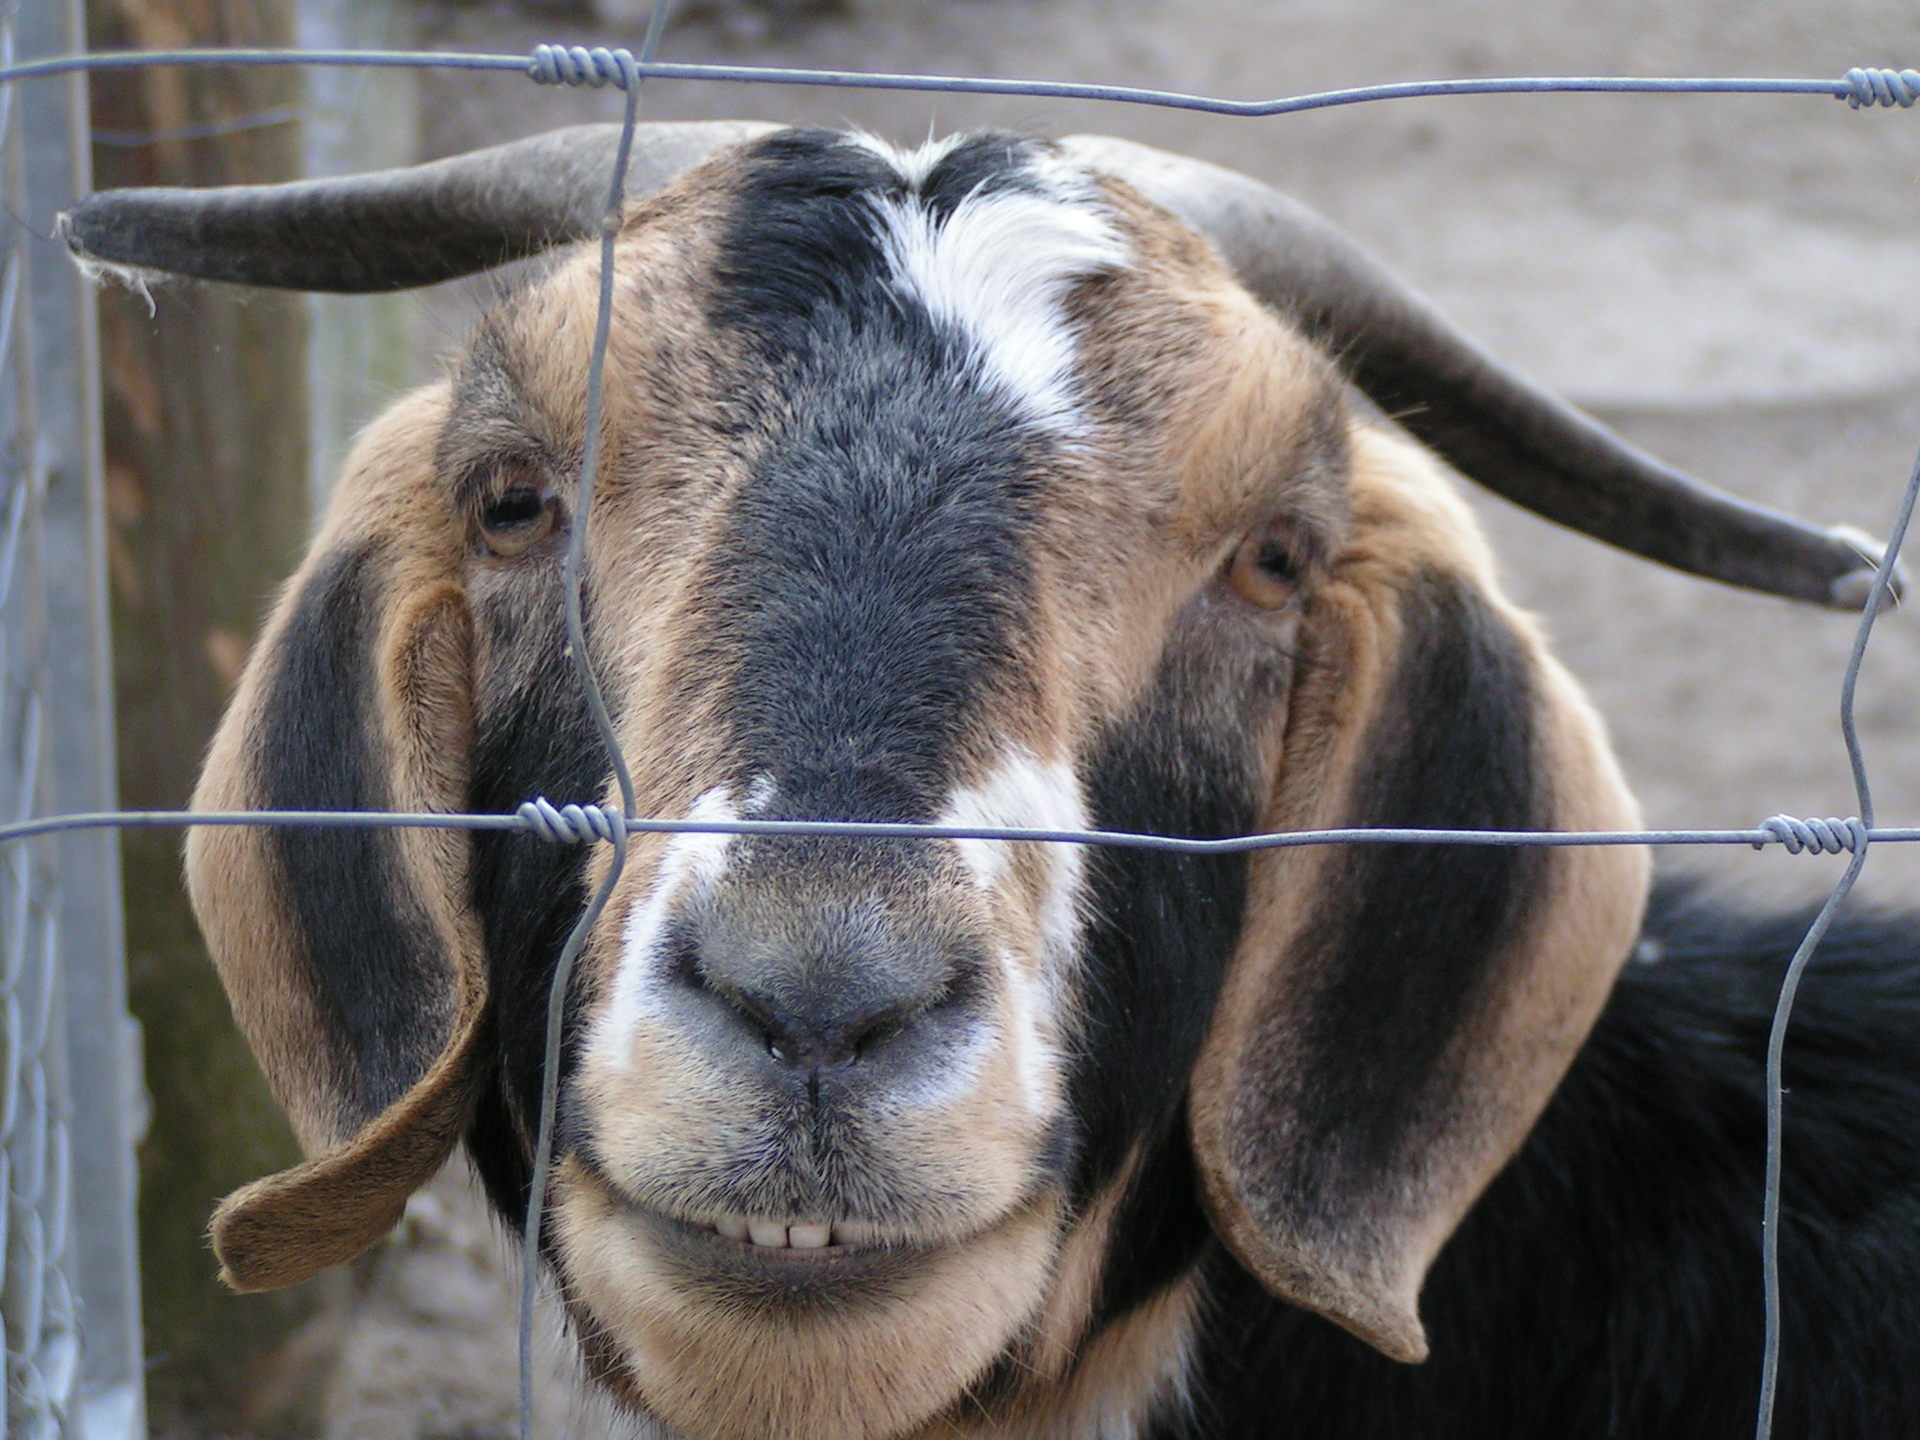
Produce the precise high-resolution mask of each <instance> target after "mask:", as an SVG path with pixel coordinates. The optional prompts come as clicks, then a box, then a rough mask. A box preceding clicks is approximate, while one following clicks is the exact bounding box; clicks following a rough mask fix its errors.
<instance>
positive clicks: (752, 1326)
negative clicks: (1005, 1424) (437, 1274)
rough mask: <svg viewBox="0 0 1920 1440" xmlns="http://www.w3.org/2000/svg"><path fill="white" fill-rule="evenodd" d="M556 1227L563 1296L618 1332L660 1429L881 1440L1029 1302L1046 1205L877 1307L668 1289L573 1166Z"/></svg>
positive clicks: (1039, 1281)
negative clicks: (770, 1325) (796, 1309)
mask: <svg viewBox="0 0 1920 1440" xmlns="http://www.w3.org/2000/svg"><path fill="white" fill-rule="evenodd" d="M563 1178H564V1180H565V1182H566V1185H567V1190H568V1193H569V1195H570V1196H571V1197H572V1203H571V1204H569V1205H568V1206H567V1207H566V1208H565V1209H564V1210H563V1211H562V1212H561V1213H560V1215H559V1216H558V1217H557V1218H558V1225H557V1227H556V1228H557V1234H558V1237H559V1239H560V1243H561V1245H562V1248H563V1252H564V1254H565V1258H566V1269H567V1273H568V1274H569V1275H570V1276H571V1277H572V1281H571V1295H570V1298H571V1299H572V1300H573V1301H574V1303H576V1304H578V1305H581V1306H583V1307H584V1308H585V1309H586V1310H588V1311H589V1312H591V1313H592V1315H593V1316H594V1317H595V1320H596V1321H597V1322H598V1324H599V1325H601V1326H602V1327H604V1328H605V1329H606V1330H607V1331H608V1332H609V1334H610V1335H611V1336H613V1337H616V1343H617V1344H618V1346H619V1348H620V1350H621V1351H622V1352H623V1353H622V1359H623V1361H624V1363H625V1365H626V1366H627V1369H628V1373H629V1376H630V1383H631V1385H632V1386H633V1388H634V1390H635V1391H636V1392H637V1393H638V1394H639V1396H640V1397H641V1398H642V1399H643V1400H644V1401H645V1403H646V1405H647V1407H648V1408H649V1409H650V1410H652V1411H653V1412H654V1413H656V1414H658V1415H659V1416H660V1417H661V1418H662V1419H663V1420H665V1421H666V1422H667V1423H668V1424H670V1425H673V1426H676V1427H678V1428H680V1429H683V1430H686V1431H688V1432H690V1433H693V1434H698V1435H712V1436H726V1437H737V1440H881V1437H886V1436H897V1435H901V1434H903V1433H905V1432H907V1431H908V1430H909V1429H910V1428H911V1427H912V1426H914V1425H915V1424H917V1423H919V1422H920V1421H923V1420H924V1419H926V1418H927V1417H928V1416H930V1415H932V1414H933V1413H934V1412H936V1411H937V1410H939V1409H941V1408H943V1407H944V1406H945V1405H946V1404H947V1403H949V1402H950V1401H951V1399H952V1398H953V1396H954V1395H955V1394H956V1393H958V1392H959V1391H960V1390H961V1389H962V1388H963V1387H965V1386H966V1385H967V1384H968V1383H969V1382H970V1381H971V1380H973V1379H974V1378H975V1377H976V1376H978V1375H979V1374H980V1372H981V1371H983V1370H984V1369H985V1368H986V1366H987V1365H988V1364H989V1363H990V1362H991V1361H992V1359H993V1358H994V1356H995V1355H997V1354H998V1353H999V1351H1000V1349H1001V1347H1002V1346H1003V1345H1004V1343H1005V1341H1006V1339H1007V1337H1008V1336H1009V1335H1011V1334H1012V1333H1013V1332H1015V1331H1016V1330H1017V1329H1018V1328H1019V1327H1020V1325H1021V1324H1022V1323H1023V1322H1024V1321H1025V1320H1026V1319H1027V1317H1028V1316H1029V1315H1031V1314H1032V1313H1033V1311H1034V1310H1035V1309H1036V1308H1037V1306H1038V1305H1039V1303H1040V1300H1041V1296H1042V1288H1041V1287H1042V1286H1043V1284H1044V1282H1045V1279H1046V1274H1047V1264H1046V1257H1047V1254H1048V1252H1049V1250H1050V1249H1051V1248H1052V1245H1053V1244H1054V1240H1055V1231H1056V1227H1057V1224H1058V1220H1057V1217H1056V1213H1055V1209H1054V1207H1053V1205H1052V1204H1051V1203H1048V1202H1041V1203H1037V1204H1034V1205H1031V1206H1029V1207H1026V1208H1024V1209H1022V1210H1019V1211H1016V1212H1014V1213H1013V1214H1011V1215H1009V1216H1007V1217H1006V1218H1005V1219H1004V1220H1002V1221H1001V1222H1000V1223H999V1224H997V1225H995V1226H993V1227H992V1228H991V1229H989V1230H987V1231H986V1232H985V1233H983V1234H978V1235H975V1236H972V1237H970V1238H969V1239H968V1240H967V1242H966V1243H965V1244H964V1245H957V1246H953V1247H951V1248H948V1249H944V1250H942V1251H940V1252H938V1253H937V1254H935V1255H934V1256H933V1257H932V1259H931V1261H930V1262H929V1263H928V1264H927V1265H926V1266H925V1267H924V1268H922V1269H921V1270H919V1271H917V1272H916V1273H915V1275H914V1276H913V1277H912V1278H911V1279H910V1280H908V1281H906V1282H904V1283H902V1284H901V1285H900V1286H898V1287H896V1290H895V1293H894V1294H893V1295H891V1296H890V1297H889V1299H888V1300H887V1301H886V1303H873V1302H868V1301H860V1300H854V1301H852V1302H850V1303H844V1304H836V1305H830V1306H824V1307H822V1308H820V1309H819V1310H816V1311H812V1312H809V1313H806V1314H789V1315H788V1316H787V1317H785V1321H784V1324H783V1325H782V1327H781V1330H782V1333H781V1334H780V1335H779V1336H778V1337H777V1340H776V1337H774V1336H772V1335H770V1334H769V1333H768V1332H767V1331H766V1329H765V1328H764V1326H763V1325H762V1324H761V1323H759V1322H758V1320H757V1317H752V1316H749V1315H743V1314H741V1313H739V1311H738V1309H737V1308H736V1307H731V1306H726V1305H716V1304H712V1303H709V1302H705V1301H704V1299H703V1297H702V1296H701V1294H700V1293H699V1292H698V1291H689V1290H687V1289H684V1288H682V1287H680V1286H678V1285H675V1284H674V1283H673V1282H672V1281H671V1280H669V1279H668V1278H667V1277H666V1276H665V1275H664V1274H663V1273H662V1271H661V1268H660V1265H659V1262H658V1261H657V1260H655V1259H654V1258H653V1256H652V1254H651V1252H650V1250H649V1248H648V1247H646V1246H644V1245H636V1244H634V1243H633V1240H632V1238H631V1230H632V1228H633V1225H634V1223H635V1222H634V1221H633V1220H632V1219H631V1218H629V1216H628V1215H627V1213H626V1212H625V1211H624V1209H623V1208H622V1207H621V1206H619V1205H618V1204H616V1203H612V1202H610V1201H609V1200H608V1199H607V1198H606V1197H605V1196H604V1194H601V1193H596V1188H597V1187H594V1186H593V1185H592V1183H591V1182H590V1181H589V1180H588V1179H587V1177H585V1176H584V1175H583V1174H581V1173H580V1172H579V1171H578V1169H577V1168H575V1169H573V1170H572V1171H571V1173H569V1174H567V1175H566V1176H564V1177H563Z"/></svg>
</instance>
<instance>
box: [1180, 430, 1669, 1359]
mask: <svg viewBox="0 0 1920 1440" xmlns="http://www.w3.org/2000/svg"><path fill="white" fill-rule="evenodd" d="M1303 635H1304V643H1303V647H1302V650H1301V653H1300V659H1299V669H1298V674H1297V677H1296V681H1295V685H1294V689H1293V693H1292V696H1291V699H1290V702H1289V703H1290V710H1289V715H1288V719H1287V724H1286V732H1285V740H1284V747H1285V748H1284V753H1283V756H1282V759H1281V764H1280V771H1279V778H1278V780H1277V782H1276V785H1275V790H1274V795H1273V798H1272V803H1271V807H1270V809H1269V812H1268V814H1267V817H1266V820H1267V825H1268V827H1269V828H1271V829H1274V830H1304V829H1319V828H1323V827H1333V826H1379V827H1422V828H1434V827H1444V828H1457V829H1491V830H1534V829H1538V830H1547V829H1553V830H1585V829H1630V828H1635V827H1636V826H1637V825H1638V815H1637V811H1636V809H1635V806H1634V804H1633V801H1632V799H1631V797H1630V796H1629V795H1628V793H1627V790H1626V786H1625V783H1624V781H1623V780H1622V778H1621V776H1620V773H1619V770H1618V768H1617V767H1616V765H1615V763H1614V760H1613V757H1612V754H1611V752H1610V751H1609V749H1608V746H1607V742H1606V737H1605V734H1604V732H1603V730H1602V727H1601V724H1600V721H1599V719H1598V718H1597V716H1596V715H1595V714H1594V713H1593V711H1592V710H1591V708H1590V707H1589V706H1588V704H1587V702H1586V700H1585V698H1584V697H1583V696H1582V695H1581V694H1580V692H1579V691H1578V689H1577V688H1576V687H1575V685H1574V683H1573V681H1572V680H1571V679H1570V678H1569V677H1568V676H1567V674H1566V673H1565V672H1564V671H1563V670H1561V669H1560V667H1559V666H1558V665H1557V664H1556V663H1555V662H1554V660H1553V659H1552V657H1551V656H1549V655H1548V654H1547V653H1546V651H1545V649H1544V647H1543V644H1542V641H1541V638H1540V636H1539V635H1538V633H1537V632H1536V630H1535V628H1534V626H1533V625H1532V623H1531V622H1530V621H1529V619H1528V618H1527V617H1526V616H1525V615H1523V614H1521V613H1520V612H1519V611H1517V610H1516V609H1515V608H1514V607H1513V606H1512V605H1511V604H1510V603H1509V602H1508V601H1507V600H1506V599H1505V597H1504V596H1502V595H1501V593H1500V591H1499V589H1498V587H1497V584H1496V582H1495V580H1494V577H1493V573H1492V565H1491V559H1490V557H1489V555H1488V553H1487V550H1486V546H1485V543H1484V541H1483V540H1482V539H1481V537H1480V535H1479V532H1478V529H1477V527H1476V526H1475V524H1474V522H1473V520H1472V518H1471V516H1470V515H1468V514H1467V512H1466V510H1465V507H1464V505H1463V504H1462V503H1461V501H1460V500H1459V498H1458V497H1457V496H1456V495H1455V494H1454V493H1453V491H1452V489H1451V487H1450V486H1449V484H1448V482H1447V481H1446V480H1445V479H1444V478H1443V477H1442V476H1441V475H1440V474H1439V473H1438V468H1437V466H1436V465H1435V464H1434V462H1432V461H1431V460H1430V459H1429V458H1427V456H1426V455H1425V454H1424V452H1421V451H1417V450H1415V449H1413V448H1412V447H1410V446H1407V445H1405V444H1402V443H1400V442H1399V441H1396V440H1393V439H1390V438H1388V437H1386V436H1384V435H1381V434H1379V433H1378V432H1374V431H1368V430H1356V432H1355V450H1354V475H1353V524H1352V531H1351V533H1350V535H1349V537H1348V539H1347V541H1346V543H1345V544H1344V546H1343V549H1342V552H1341V554H1340V556H1339V558H1338V559H1337V560H1336V562H1335V564H1334V566H1333V569H1332V573H1331V574H1330V576H1329V579H1328V581H1327V582H1326V584H1325V585H1324V586H1323V587H1322V588H1321V589H1320V590H1319V591H1318V592H1317V593H1316V594H1315V596H1314V597H1313V600H1312V602H1311V606H1310V609H1309V612H1308V614H1307V616H1306V618H1305V626H1304V630H1303ZM1647 871H1648V864H1647V857H1646V853H1645V852H1644V851H1643V850H1641V849H1639V848H1593V847H1585V848H1568V849H1515V848H1491V847H1486V846H1459V845H1455V846H1446V845H1373V846H1317V847H1308V848H1302V849H1294V850H1274V851H1268V852H1265V853H1264V854H1261V855H1258V856H1256V857H1255V859H1254V861H1253V864H1252V868H1251V873H1250V883H1249V894H1248V906H1247V912H1246V921H1245V927H1244V931H1243V933H1242V936H1241V940H1240V944H1239V948H1238V951H1237V953H1236V955H1235V957H1234V960H1233V962H1232V965H1231V967H1230V970H1229V974H1228V976H1227V981H1226V984H1225V987H1224V989H1223V991H1222V994H1221V998H1220V1001H1219V1006H1218V1009H1217V1011H1216V1013H1215V1016H1214V1020H1213V1025H1212V1028H1211V1030H1210V1031H1209V1033H1208V1037H1207V1040H1206V1043H1205V1045H1204V1047H1203V1050H1202V1053H1201V1057H1200V1060H1199V1063H1198V1065H1197V1067H1196V1071H1195V1076H1194V1083H1193V1087H1192V1091H1191V1100H1190V1105H1191V1119H1192V1127H1193V1135H1194V1145H1195V1150H1196V1152H1197V1156H1198V1160H1199V1166H1200V1171H1201V1175H1202V1180H1203V1185H1204V1189H1205V1193H1206V1199H1207V1203H1208V1207H1209V1209H1210V1210H1211V1212H1212V1215H1213V1219H1214V1224H1215V1227H1216V1229H1217V1230H1218V1232H1219V1233H1220V1235H1221V1237H1222V1238H1223V1239H1224V1240H1225V1242H1226V1244H1227V1245H1228V1246H1229V1247H1230V1248H1231V1249H1232V1251H1233V1252H1234V1254H1235V1255H1236V1256H1237V1257H1238V1259H1239V1260H1240V1261H1241V1263H1242V1264H1244V1265H1245V1266H1246V1267H1247V1268H1248V1270H1249V1271H1251V1272H1252V1273H1253V1274H1254V1275H1255V1276H1256V1277H1258V1278H1259V1279H1260V1281H1261V1282H1262V1283H1263V1284H1264V1285H1265V1286H1266V1287H1267V1288H1268V1289H1270V1290H1271V1291H1273V1292H1274V1293H1275V1294H1277V1295H1279V1296H1281V1297H1282V1298H1284V1299H1287V1300H1290V1301H1293V1302H1295V1303H1297V1304H1299V1305H1302V1306H1305V1307H1306V1308H1308V1309H1312V1310H1316V1311H1319V1312H1320V1313H1322V1314H1324V1315H1326V1316H1327V1317H1329V1318H1330V1319H1332V1320H1334V1321H1336V1322H1338V1323H1339V1324H1341V1325H1343V1326H1345V1327H1346V1328H1347V1329H1349V1330H1351V1331H1353V1332H1354V1333H1355V1334H1356V1335H1358V1336H1360V1337H1361V1338H1362V1339H1364V1340H1366V1341H1368V1342H1369V1343H1370V1344H1372V1345H1374V1346H1375V1347H1376V1348H1378V1349H1379V1350H1381V1351H1383V1352H1384V1353H1386V1354H1388V1355H1390V1356H1393V1357H1394V1358H1396V1359H1400V1360H1420V1359H1424V1358H1425V1356H1426V1353H1427V1344H1426V1333H1425V1331H1424V1329H1423V1328H1422V1326H1421V1323H1420V1317H1419V1308H1418V1301H1419V1293H1420V1286H1421V1283H1422V1281H1423V1279H1424V1278H1425V1275H1426V1272H1427V1268H1428V1266H1429V1265H1430V1264H1431V1262H1432V1260H1433V1258H1434V1256H1435V1255H1436V1254H1437V1253H1438V1251H1439V1250H1440V1248H1441V1246H1442V1245H1443V1244H1444V1243H1445V1242H1446V1240H1447V1238H1448V1236H1449V1235H1450V1234H1452V1232H1453V1230H1454V1227H1455V1226H1456V1225H1457V1224H1458V1223H1459V1221H1460V1219H1461V1217H1462V1216H1463V1215H1464V1214H1465V1213H1466V1211H1467V1210H1468V1208H1469V1207H1470V1206H1471V1205H1472V1204H1473V1202H1474V1200H1475V1199H1476V1198H1477V1197H1478V1196H1479V1194H1480V1192H1481V1191H1482V1190H1483V1189H1484V1188H1485V1187H1486V1185H1487V1183H1488V1182H1489V1181H1490V1180H1491V1179H1492V1178H1493V1176H1494V1174H1495V1173H1496V1172H1497V1171H1498V1170H1499V1169H1500V1168H1501V1166H1502V1165H1504V1164H1505V1163H1506V1161H1507V1160H1508V1159H1509V1157H1511V1155H1512V1154H1513V1152H1514V1151H1515V1150H1516V1149H1517V1148H1518V1147H1519V1145H1520V1142H1521V1141H1522V1139H1523V1138H1524V1137H1525V1135H1526V1133H1527V1131H1528V1130H1529V1129H1530V1128H1531V1127H1532V1125H1533V1123H1534V1121H1535V1120H1536V1119H1537V1118H1538V1116H1539V1114H1540V1111H1541V1110H1542V1109H1543V1108H1544V1106H1545V1105H1546V1102H1547V1099H1548V1097H1549V1096H1550V1095H1551V1093H1552V1091H1553V1089H1554V1087H1555V1086H1556V1085H1557V1084H1558V1083H1559V1081H1560V1078H1561V1076H1562V1075H1563V1074H1564V1073H1565V1070H1566V1068H1567V1066H1568V1064H1569V1063H1570V1062H1571V1060H1572V1058H1573V1055H1574V1052H1575V1051H1576V1050H1577V1049H1578V1048H1579V1047H1580V1045H1581V1043H1582V1042H1583V1040H1584V1039H1585V1037H1586V1034H1587V1031H1588V1029H1589V1028H1590V1026H1591V1025H1592V1023H1593V1019H1594V1017H1595V1016H1596V1014H1597V1013H1598V1011H1599V1009H1600V1007H1601V1005H1602V1003H1603V1002H1604V1000H1605V997H1606V995H1607V992H1608V990H1609V988H1610V987H1611V985H1612V982H1613V979H1614V976H1615V974H1616V973H1617V971H1618V969H1619V967H1620V965H1621V963H1622V962H1623V960H1624V959H1625V957H1626V955H1627V952H1628V950H1629V948H1630V946H1631V945H1632V943H1633V940H1634V937H1635V936H1636V934H1637V932H1638V926H1639V922H1640V916H1641V910H1642V906H1643V904H1644V901H1645V892H1646V885H1647Z"/></svg>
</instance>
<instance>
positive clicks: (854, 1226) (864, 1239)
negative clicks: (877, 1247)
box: [832, 1220, 873, 1245]
mask: <svg viewBox="0 0 1920 1440" xmlns="http://www.w3.org/2000/svg"><path fill="white" fill-rule="evenodd" d="M832 1243H833V1244H835V1245H871V1244H873V1226H871V1225H863V1224H861V1223H860V1222H859V1221H858V1220H836V1221H834V1222H833V1239H832Z"/></svg>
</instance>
